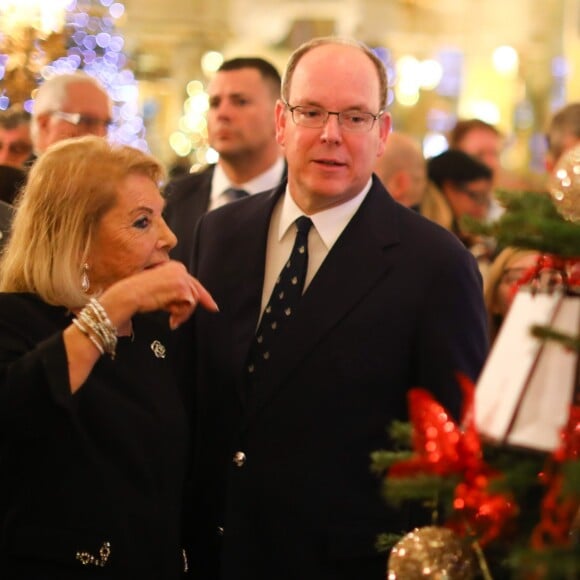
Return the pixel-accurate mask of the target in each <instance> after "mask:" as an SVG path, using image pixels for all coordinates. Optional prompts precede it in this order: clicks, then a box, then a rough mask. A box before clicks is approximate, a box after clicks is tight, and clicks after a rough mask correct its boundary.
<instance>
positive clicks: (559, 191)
mask: <svg viewBox="0 0 580 580" xmlns="http://www.w3.org/2000/svg"><path fill="white" fill-rule="evenodd" d="M548 191H549V192H550V195H551V196H552V199H553V200H554V203H555V205H556V207H557V208H558V211H559V212H560V214H561V215H562V216H563V217H564V218H565V219H567V220H569V221H571V222H574V223H580V145H577V146H576V147H573V148H572V149H570V150H568V151H566V152H565V153H564V155H562V157H561V158H560V160H559V161H558V163H557V165H556V167H555V169H554V171H553V173H552V175H551V176H550V179H549V181H548Z"/></svg>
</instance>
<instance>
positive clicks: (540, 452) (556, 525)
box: [372, 148, 580, 580]
mask: <svg viewBox="0 0 580 580" xmlns="http://www.w3.org/2000/svg"><path fill="white" fill-rule="evenodd" d="M501 201H502V203H503V204H504V205H505V207H506V212H505V214H504V215H503V216H502V217H501V219H500V220H498V221H497V222H495V223H493V224H487V225H483V224H476V223H474V222H472V223H471V224H469V227H470V228H471V229H472V231H474V232H476V233H481V234H484V235H492V236H494V237H495V238H496V240H497V241H498V243H499V245H500V246H504V247H505V246H514V247H520V248H527V249H534V250H537V251H538V252H540V253H541V257H540V258H539V259H538V262H537V264H536V266H535V267H534V268H532V269H531V270H530V271H528V272H527V273H526V275H525V276H524V279H523V280H521V281H520V282H519V286H521V288H520V292H528V293H531V295H532V296H535V295H537V296H540V295H541V296H544V295H548V294H549V295H550V296H553V295H554V293H556V296H557V297H556V298H551V300H554V301H559V302H560V303H562V302H563V301H570V302H572V303H573V304H574V307H575V309H574V310H573V312H575V313H576V314H575V315H574V318H575V319H574V320H572V321H568V322H569V323H570V322H571V324H568V327H569V328H572V329H575V330H573V331H572V332H561V331H559V330H557V329H555V328H554V327H552V326H551V325H550V324H545V325H542V326H537V325H536V326H534V327H530V328H529V333H531V334H533V335H534V336H535V338H533V339H531V338H530V340H534V341H547V343H550V344H557V348H558V350H559V351H561V352H564V351H565V354H566V356H568V357H570V355H571V356H572V358H573V360H574V368H573V371H574V372H573V373H572V375H570V374H569V375H567V377H568V378H567V379H566V380H568V379H570V380H571V383H572V384H570V385H566V387H567V388H568V389H569V391H567V392H569V393H570V397H569V400H568V402H567V407H566V414H567V420H566V421H564V422H563V424H562V425H561V427H560V428H559V429H558V432H557V433H555V434H554V441H556V444H555V445H554V446H553V449H552V448H550V449H549V450H546V445H542V444H540V445H538V446H534V445H530V446H529V447H527V446H523V445H514V444H513V440H512V439H510V437H509V435H510V433H511V431H510V430H512V429H513V428H514V421H513V420H512V421H511V423H510V425H509V429H508V430H507V431H506V432H505V433H502V434H501V436H498V437H494V438H490V437H489V431H490V429H489V428H488V427H489V426H488V425H487V424H479V425H478V422H477V420H476V417H477V407H478V404H477V400H476V396H475V392H476V391H475V386H474V385H472V384H471V383H470V381H469V380H467V379H466V378H465V377H459V380H460V383H461V385H462V389H463V392H464V410H463V414H462V417H461V422H460V423H459V424H456V423H455V422H454V421H453V419H452V418H451V417H450V416H449V415H448V413H447V412H446V410H445V409H443V408H442V407H441V406H440V405H439V404H438V402H437V401H435V400H434V399H433V398H432V396H431V395H430V393H429V392H427V391H425V390H423V389H420V388H417V389H413V390H412V391H411V392H410V394H409V415H410V424H397V425H393V426H392V432H391V435H392V439H393V440H395V441H397V442H398V443H399V445H400V449H399V450H395V451H377V452H376V453H375V454H373V457H372V462H373V463H372V467H373V469H374V470H375V471H376V472H377V473H380V474H384V475H385V478H384V493H385V498H386V501H388V502H390V503H394V504H397V503H400V502H404V501H410V500H411V501H418V500H420V501H422V502H424V503H425V504H426V505H428V506H430V507H431V509H432V513H433V522H432V525H431V526H428V527H425V528H419V529H417V530H414V531H412V532H410V533H408V534H406V535H403V537H393V536H383V537H381V538H379V540H378V547H379V548H380V549H383V550H386V551H389V552H390V554H389V569H388V572H387V578H388V579H389V580H395V579H407V578H448V579H450V580H452V579H454V580H469V579H472V578H485V579H486V580H491V579H492V578H493V579H494V580H498V579H504V578H506V579H507V578H514V579H519V578H525V579H530V578H532V579H538V580H540V579H542V580H544V579H546V580H557V579H561V580H572V579H574V578H579V577H580V385H579V375H578V366H579V365H578V360H579V358H580V357H579V353H580V329H579V326H580V316H579V315H578V312H579V310H578V304H579V302H580V148H578V149H575V150H572V151H571V152H569V153H568V154H567V155H566V156H565V157H564V158H563V160H562V161H561V162H560V164H559V167H558V168H557V171H556V173H555V174H554V177H553V178H552V181H551V183H550V194H548V193H546V194H541V193H526V192H520V193H504V194H503V195H501ZM546 264H549V265H550V268H556V269H558V270H560V272H561V274H562V276H561V278H560V279H561V281H562V282H561V283H560V284H559V285H558V287H547V288H546V287H542V286H541V285H540V282H539V281H540V279H541V276H540V275H539V274H540V273H541V270H542V268H543V267H545V265H546ZM509 316H511V311H510V315H509ZM509 316H508V319H506V322H507V321H508V320H509ZM504 324H505V323H504ZM502 332H503V329H502ZM553 341H555V342H553ZM504 344H505V342H504ZM540 344H541V343H540ZM496 345H497V343H496ZM496 345H494V348H501V346H499V345H498V346H496ZM537 352H539V353H540V352H541V353H544V354H545V352H547V351H543V350H542V348H541V347H539V348H538V350H537ZM535 356H536V359H535V360H534V364H533V365H532V366H531V370H530V372H529V373H527V375H526V379H525V381H524V384H522V389H521V391H520V393H519V396H518V399H517V408H516V410H515V413H518V412H521V410H522V408H523V406H524V403H525V396H526V388H527V386H528V384H529V383H530V382H531V381H532V380H533V378H534V375H535V373H536V371H537V370H538V365H537V363H538V361H537V358H538V357H539V356H540V354H538V355H535ZM492 358H493V351H492V354H491V355H490V360H489V361H488V365H489V364H490V363H491V359H492ZM496 358H497V357H496ZM511 364H512V365H514V367H515V366H516V365H518V364H520V361H518V360H513V361H511ZM486 367H487V365H486ZM485 371H486V369H484V373H482V375H484V374H485ZM559 378H560V377H559V376H558V370H556V371H555V373H554V372H553V373H552V375H550V380H552V381H553V382H554V383H555V384H556V387H554V390H553V391H552V394H554V393H555V391H558V392H559V391H560V390H561V389H562V388H564V385H562V384H558V379H559ZM478 386H479V387H480V388H481V379H480V383H479V384H478ZM502 388H503V387H502ZM550 388H552V387H550ZM477 394H478V395H479V400H480V401H483V400H484V399H485V396H486V395H485V393H482V392H479V391H478V392H477ZM528 395H529V393H528ZM548 396H549V394H548ZM486 430H487V432H486ZM496 435H497V434H496ZM540 435H546V434H545V433H544V434H543V433H542V432H541V430H540ZM544 443H545V442H544Z"/></svg>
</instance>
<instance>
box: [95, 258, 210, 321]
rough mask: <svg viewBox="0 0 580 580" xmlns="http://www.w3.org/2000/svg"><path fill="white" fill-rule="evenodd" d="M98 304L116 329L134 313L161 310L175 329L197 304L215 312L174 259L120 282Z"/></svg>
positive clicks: (207, 296)
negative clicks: (166, 313) (168, 315)
mask: <svg viewBox="0 0 580 580" xmlns="http://www.w3.org/2000/svg"><path fill="white" fill-rule="evenodd" d="M99 302H100V303H101V304H102V306H103V308H104V309H105V310H106V312H107V314H108V315H109V318H110V319H111V321H112V323H113V324H114V325H115V326H116V327H117V328H118V329H119V330H121V329H122V327H123V326H124V325H125V324H127V323H128V322H129V320H130V319H131V317H132V316H133V314H135V313H136V312H152V311H155V310H165V311H167V312H169V314H170V318H169V321H170V325H171V328H172V329H175V328H177V327H178V326H179V325H180V324H183V322H185V321H186V320H187V319H188V318H189V317H190V316H191V314H192V313H193V311H194V310H195V308H196V307H197V305H198V303H199V304H201V305H202V306H203V307H204V308H206V309H207V310H210V311H212V312H217V311H218V310H219V308H218V306H217V304H216V303H215V301H214V299H213V298H212V296H211V294H210V293H209V292H208V291H207V290H206V289H205V288H204V287H203V286H202V284H201V283H200V282H199V281H198V280H196V279H195V278H194V277H193V276H191V275H190V274H189V273H188V272H187V270H186V268H185V266H184V265H183V264H182V263H181V262H177V261H175V260H171V261H168V262H164V263H163V264H159V265H158V266H155V267H153V268H149V269H147V270H143V271H142V272H139V273H137V274H134V275H133V276H129V277H128V278H125V279H124V280H120V281H119V282H117V283H115V284H113V285H112V286H110V287H109V288H108V289H107V290H106V291H105V292H103V294H102V296H100V297H99Z"/></svg>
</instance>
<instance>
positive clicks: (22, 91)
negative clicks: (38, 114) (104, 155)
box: [0, 0, 147, 149]
mask: <svg viewBox="0 0 580 580" xmlns="http://www.w3.org/2000/svg"><path fill="white" fill-rule="evenodd" d="M62 2H64V7H65V25H64V28H63V30H62V32H58V33H57V32H50V31H48V32H46V33H42V32H41V31H37V36H36V37H35V38H32V37H30V38H24V39H23V38H19V39H16V38H13V37H10V36H8V35H3V36H2V37H1V39H0V89H1V90H2V94H1V96H0V108H1V109H6V108H8V107H9V106H10V105H11V104H14V103H22V104H23V105H24V108H25V109H26V110H28V111H31V110H32V106H33V97H34V89H35V88H36V87H38V86H39V85H40V84H42V82H44V80H46V79H48V78H50V77H51V76H53V75H56V74H62V73H71V72H75V71H77V70H83V71H84V72H86V73H87V74H90V75H92V76H94V77H96V78H97V79H98V80H99V81H100V83H101V84H102V85H103V86H104V87H105V88H106V89H107V92H108V93H109V95H110V96H111V99H112V101H113V125H112V127H111V129H110V133H109V137H110V139H111V140H113V141H116V142H120V143H125V144H128V145H132V146H134V147H138V148H140V149H147V144H146V141H145V128H144V124H143V119H142V117H141V115H140V113H139V103H138V88H137V81H136V79H135V76H134V74H133V72H132V71H131V70H130V68H129V66H128V59H127V56H126V55H125V53H124V52H123V49H124V45H125V41H124V39H123V36H122V35H121V34H120V33H119V32H118V31H117V25H118V23H119V21H120V20H121V19H122V18H123V17H124V14H125V7H124V5H123V3H122V2H119V1H115V0H62V1H61V3H62ZM39 10H40V8H39ZM32 32H33V31H32V29H31V28H25V29H23V31H22V34H28V35H30V34H32ZM17 43H19V46H21V47H23V48H22V49H21V50H18V51H17V49H16V47H15V45H16V44H17ZM23 59H24V61H23Z"/></svg>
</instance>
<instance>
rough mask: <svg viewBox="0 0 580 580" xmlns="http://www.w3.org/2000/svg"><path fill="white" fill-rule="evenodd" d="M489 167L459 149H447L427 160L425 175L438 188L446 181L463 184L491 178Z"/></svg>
mask: <svg viewBox="0 0 580 580" xmlns="http://www.w3.org/2000/svg"><path fill="white" fill-rule="evenodd" d="M492 175H493V173H492V171H491V169H490V168H489V167H488V166H487V165H485V163H482V162H481V161H479V159H476V158H475V157H472V156H471V155H468V154H467V153H464V152H463V151H460V150H459V149H448V150H447V151H444V152H443V153H440V154H439V155H437V156H435V157H432V158H431V159H429V160H428V161H427V176H428V177H429V180H430V181H432V182H433V183H434V184H435V185H436V186H437V187H438V188H439V189H442V188H443V184H444V183H445V182H446V181H451V182H452V183H454V184H457V185H464V184H466V183H469V182H470V181H475V180H477V179H489V180H490V179H491V178H492Z"/></svg>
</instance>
